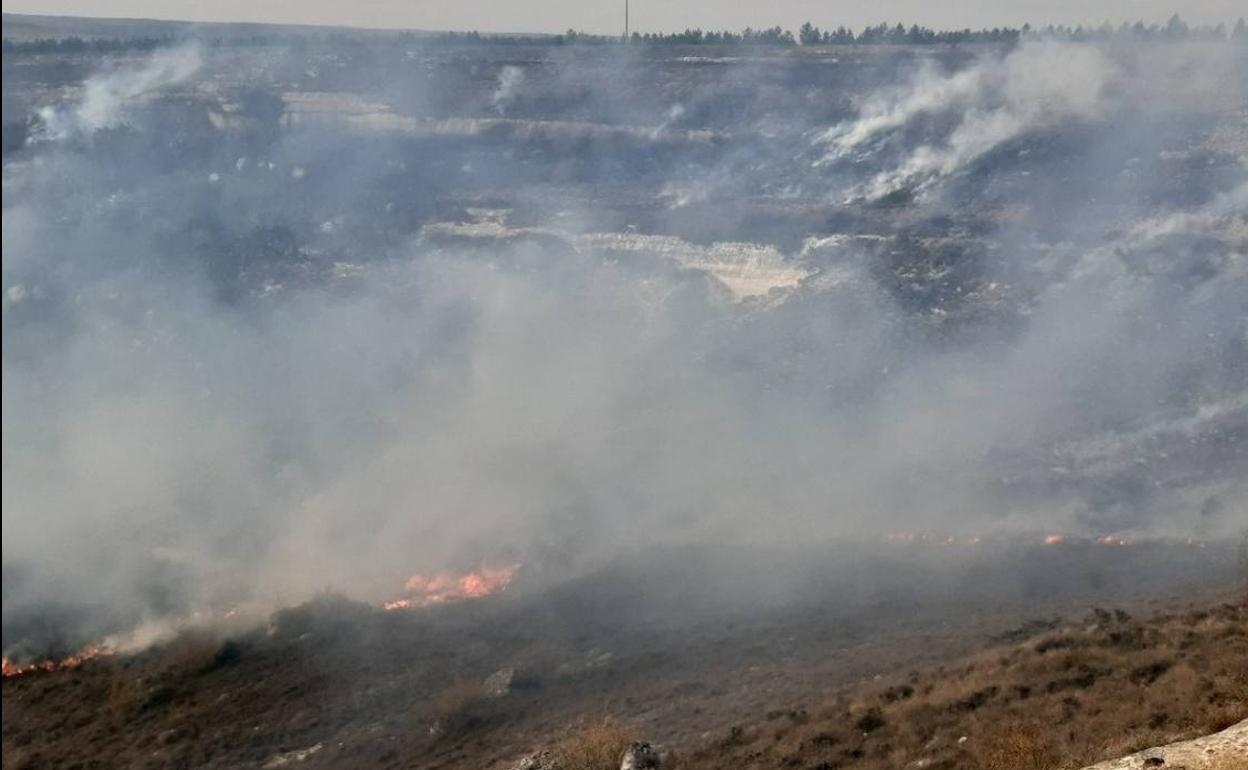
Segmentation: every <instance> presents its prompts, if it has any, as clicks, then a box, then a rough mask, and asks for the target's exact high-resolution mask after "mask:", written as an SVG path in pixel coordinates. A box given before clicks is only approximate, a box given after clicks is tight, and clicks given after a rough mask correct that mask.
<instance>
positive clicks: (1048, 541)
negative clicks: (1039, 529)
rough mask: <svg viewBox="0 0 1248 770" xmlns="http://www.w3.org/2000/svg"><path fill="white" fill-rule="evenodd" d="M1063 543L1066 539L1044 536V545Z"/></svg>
mask: <svg viewBox="0 0 1248 770" xmlns="http://www.w3.org/2000/svg"><path fill="white" fill-rule="evenodd" d="M1065 541H1066V538H1064V537H1062V536H1061V535H1045V536H1044V544H1045V545H1061V544H1062V543H1064V542H1065Z"/></svg>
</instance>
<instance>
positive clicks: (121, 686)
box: [108, 669, 147, 724]
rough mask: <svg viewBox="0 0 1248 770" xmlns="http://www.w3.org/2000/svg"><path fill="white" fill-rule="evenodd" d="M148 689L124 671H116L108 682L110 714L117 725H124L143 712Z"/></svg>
mask: <svg viewBox="0 0 1248 770" xmlns="http://www.w3.org/2000/svg"><path fill="white" fill-rule="evenodd" d="M146 702H147V688H146V687H145V686H144V684H143V682H142V681H141V680H139V679H135V678H134V677H133V676H131V675H130V674H129V673H128V672H127V671H125V670H124V669H116V670H115V671H114V672H113V673H112V676H111V677H110V678H109V682H108V713H109V715H110V716H112V718H113V721H114V722H115V723H117V724H124V723H125V722H127V721H128V720H130V719H132V718H134V716H135V715H137V714H138V713H139V712H140V711H142V710H143V706H144V704H145V703H146Z"/></svg>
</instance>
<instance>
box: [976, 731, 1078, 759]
mask: <svg viewBox="0 0 1248 770" xmlns="http://www.w3.org/2000/svg"><path fill="white" fill-rule="evenodd" d="M979 746H982V748H979ZM972 753H973V754H974V755H975V756H976V759H978V760H979V764H980V766H981V767H983V768H984V770H1052V768H1054V767H1057V766H1058V765H1059V764H1061V757H1060V756H1058V751H1057V749H1056V748H1055V747H1054V745H1053V738H1052V736H1051V735H1049V734H1048V733H1047V731H1045V730H1042V729H1041V728H1040V727H1039V726H1037V725H1031V724H1019V723H1012V724H1006V725H1004V726H1002V727H1001V728H1000V729H998V730H997V731H996V732H990V733H988V734H987V735H986V736H984V737H982V738H981V739H980V740H979V741H977V749H975V750H973V751H972Z"/></svg>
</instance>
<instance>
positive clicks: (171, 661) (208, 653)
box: [160, 633, 223, 676]
mask: <svg viewBox="0 0 1248 770" xmlns="http://www.w3.org/2000/svg"><path fill="white" fill-rule="evenodd" d="M222 650H223V646H222V644H221V641H220V640H219V639H218V638H217V637H215V636H211V635H208V634H200V633H185V634H182V635H181V636H179V637H177V638H176V639H174V640H173V641H171V642H169V644H167V645H165V647H164V648H163V649H162V650H161V656H160V665H161V668H162V669H163V670H164V673H166V674H171V675H174V676H194V675H196V674H202V673H204V672H206V671H210V670H212V669H213V668H215V667H216V666H217V664H218V662H219V660H220V658H221V654H222Z"/></svg>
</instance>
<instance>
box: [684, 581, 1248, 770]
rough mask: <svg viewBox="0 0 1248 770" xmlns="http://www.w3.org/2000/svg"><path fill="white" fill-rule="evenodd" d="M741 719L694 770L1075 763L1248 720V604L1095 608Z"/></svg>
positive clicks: (692, 757) (1056, 766) (1048, 768)
mask: <svg viewBox="0 0 1248 770" xmlns="http://www.w3.org/2000/svg"><path fill="white" fill-rule="evenodd" d="M798 710H800V711H802V713H807V712H808V713H809V714H810V719H809V720H808V721H803V722H801V723H798V722H796V721H793V720H788V721H785V722H784V723H783V724H781V723H776V722H772V723H770V724H768V725H742V726H738V727H736V728H734V730H733V732H732V733H731V734H730V735H725V734H721V735H720V736H717V737H713V738H712V739H711V740H709V741H708V742H707V744H706V745H705V746H703V747H702V748H701V749H699V750H695V751H693V752H692V753H690V754H689V755H687V761H686V766H687V767H690V768H706V769H707V770H710V768H716V769H718V768H721V767H730V766H759V767H762V766H780V767H792V768H811V767H836V768H842V769H843V770H851V768H852V769H854V770H859V769H861V770H868V769H870V770H876V769H877V768H896V767H905V766H907V765H910V764H911V763H915V762H919V761H922V763H923V764H924V765H925V766H928V767H936V768H966V767H973V768H979V770H1064V769H1066V768H1079V767H1083V766H1085V765H1089V764H1093V763H1095V762H1099V761H1102V760H1105V759H1110V758H1114V757H1118V756H1122V755H1124V754H1129V753H1132V752H1135V751H1139V750H1141V749H1146V748H1149V747H1151V746H1156V745H1161V744H1166V743H1171V742H1174V741H1178V740H1186V739H1189V738H1194V737H1196V736H1199V735H1205V734H1208V733H1212V732H1217V731H1219V730H1222V729H1224V728H1226V727H1228V726H1230V725H1232V724H1235V723H1236V722H1238V721H1239V720H1242V719H1244V718H1246V717H1248V606H1245V605H1220V606H1218V607H1214V608H1212V609H1209V610H1202V611H1196V612H1189V613H1183V614H1178V615H1165V616H1159V617H1157V618H1154V619H1151V620H1148V621H1137V620H1135V619H1133V618H1131V617H1130V616H1128V615H1127V614H1126V613H1121V612H1106V611H1103V610H1099V611H1094V612H1093V613H1092V614H1091V615H1090V616H1089V617H1088V618H1085V619H1082V620H1079V621H1077V622H1072V623H1069V624H1068V625H1066V626H1063V627H1058V628H1043V629H1041V630H1040V633H1038V634H1035V635H1033V636H1031V637H1030V638H1025V639H1022V640H1021V641H1019V640H1017V639H1015V640H1014V641H1013V642H1012V643H1011V644H1008V645H1003V646H999V647H995V648H990V649H988V650H986V651H984V652H982V653H980V654H978V655H974V656H971V657H968V658H966V659H963V660H962V661H960V662H957V663H954V664H951V665H947V666H943V667H940V668H938V669H936V670H934V671H926V672H914V673H912V674H910V675H908V676H905V677H899V678H897V679H894V680H891V681H889V680H885V681H883V682H880V683H878V684H871V685H868V686H863V687H859V688H855V689H850V690H847V691H845V692H844V693H843V694H842V695H840V696H838V697H836V698H833V699H832V700H830V701H828V702H826V703H824V704H822V705H814V706H810V707H808V708H806V709H798Z"/></svg>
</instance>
